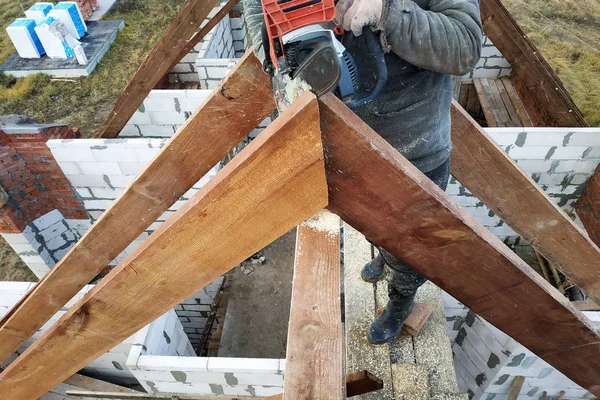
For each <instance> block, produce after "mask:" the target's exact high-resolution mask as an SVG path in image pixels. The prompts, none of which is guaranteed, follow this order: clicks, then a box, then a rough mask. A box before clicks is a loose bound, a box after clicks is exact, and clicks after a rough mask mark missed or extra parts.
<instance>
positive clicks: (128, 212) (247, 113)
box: [0, 52, 275, 361]
mask: <svg viewBox="0 0 600 400" xmlns="http://www.w3.org/2000/svg"><path fill="white" fill-rule="evenodd" d="M241 107H244V113H243V114H241V113H240V112H239V110H240V108H241ZM274 107H275V104H274V101H273V96H272V94H271V89H270V87H269V82H268V77H267V75H265V74H264V73H263V72H262V70H261V66H260V63H259V62H258V61H257V60H256V58H255V57H254V56H253V55H252V53H251V52H248V53H247V54H246V55H245V56H244V57H243V58H242V59H241V60H240V61H239V62H238V64H237V66H236V67H235V68H234V70H233V71H231V73H230V74H229V75H228V76H227V77H226V78H225V79H224V80H223V82H222V83H221V84H220V85H219V86H218V87H217V88H216V89H215V90H214V91H213V92H212V93H211V95H210V96H209V98H208V99H207V100H206V101H205V102H204V104H203V105H202V106H201V107H200V109H199V110H198V111H197V112H196V113H194V114H193V115H192V116H191V117H190V118H189V119H188V121H187V122H186V123H185V124H184V125H183V126H182V127H181V128H180V129H179V131H178V132H177V133H176V134H175V136H173V138H172V139H171V140H170V141H169V143H168V144H167V145H166V146H165V147H163V149H162V150H161V152H160V153H159V154H158V155H157V156H156V157H155V158H154V159H153V160H152V162H151V163H150V164H149V165H148V167H147V168H146V169H145V170H144V171H143V172H142V173H141V174H140V175H139V176H138V177H137V178H136V180H135V181H134V182H133V183H132V184H131V186H129V187H128V188H127V189H126V190H125V192H124V193H123V194H122V195H121V197H119V198H118V199H117V200H116V201H115V203H114V204H113V205H112V206H111V207H110V208H109V209H108V210H106V212H105V213H104V214H103V215H102V217H101V218H100V219H99V220H98V221H97V222H96V223H95V224H94V225H93V226H92V227H91V228H90V230H89V231H88V232H87V233H86V235H85V236H84V237H83V238H81V240H80V241H79V242H78V243H77V244H76V245H75V247H73V249H71V251H70V252H69V253H67V255H65V256H64V257H63V258H62V259H61V260H60V261H59V262H58V264H56V265H55V266H54V268H52V270H51V271H50V272H49V273H48V274H47V275H46V276H45V277H44V278H43V279H42V280H41V281H40V282H38V283H37V284H36V286H34V287H33V288H32V289H31V290H30V291H29V292H28V293H27V294H26V295H25V296H24V297H23V298H22V299H21V300H20V301H19V302H18V303H17V304H16V305H15V306H14V307H13V308H12V310H11V311H10V312H9V313H8V314H6V315H5V316H4V317H3V318H2V319H1V320H0V361H3V360H6V359H7V358H8V357H10V356H11V355H12V353H13V352H15V351H16V350H17V349H18V348H19V347H20V346H21V345H22V344H23V343H24V342H25V341H26V340H27V339H29V338H30V337H31V336H32V335H33V334H34V333H35V332H36V331H37V330H38V329H39V328H40V327H41V326H42V325H44V323H46V321H48V320H49V319H50V318H51V317H52V316H53V315H54V314H55V313H56V312H58V311H59V310H60V308H61V307H63V306H64V305H65V304H66V303H67V302H68V301H69V300H70V299H71V298H73V296H75V295H76V294H77V293H78V292H79V290H81V288H83V287H84V286H85V285H86V284H88V283H89V282H90V281H91V280H92V279H93V278H94V277H95V276H96V275H97V274H98V273H100V272H101V271H102V270H103V269H104V268H105V267H106V266H107V265H108V264H109V263H110V262H111V261H112V260H113V259H114V258H115V257H116V256H117V255H119V254H120V253H121V252H122V251H123V250H124V249H125V248H126V247H127V246H128V245H129V244H130V243H131V242H132V241H134V240H135V239H136V238H137V237H138V236H139V235H140V234H141V233H142V232H143V231H144V230H145V229H146V228H147V227H148V226H149V225H150V224H151V223H152V222H153V221H155V220H156V219H157V218H158V217H159V216H160V215H161V214H162V213H163V212H165V211H166V210H167V209H168V208H169V207H170V206H171V205H173V203H175V202H176V201H177V200H178V199H179V198H180V197H181V196H182V195H183V194H184V193H185V192H186V191H188V190H189V189H190V188H191V187H192V186H193V185H194V184H195V183H196V182H198V180H199V179H200V178H202V176H204V175H205V174H206V173H207V172H208V171H209V170H210V169H211V168H212V167H213V166H214V165H216V164H217V163H218V162H219V160H221V159H222V158H223V157H224V156H225V155H226V154H227V153H228V152H229V151H231V149H232V148H233V147H235V146H236V145H237V144H238V143H239V142H240V141H242V140H243V139H244V138H245V137H246V136H247V135H248V134H249V133H250V132H251V131H252V130H253V129H254V128H256V126H257V125H258V124H259V123H260V121H262V120H263V119H264V118H265V117H266V116H267V115H268V114H269V113H270V112H271V111H272V110H273V108H274ZM199 135H202V137H201V138H200V137H199ZM140 213H143V214H144V217H145V218H139V216H140ZM116 232H118V235H117V234H116Z"/></svg>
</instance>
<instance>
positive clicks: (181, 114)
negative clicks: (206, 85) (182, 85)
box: [119, 90, 211, 138]
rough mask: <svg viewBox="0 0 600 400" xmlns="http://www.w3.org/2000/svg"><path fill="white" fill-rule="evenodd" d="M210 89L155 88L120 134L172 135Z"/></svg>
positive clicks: (122, 135) (125, 135)
mask: <svg viewBox="0 0 600 400" xmlns="http://www.w3.org/2000/svg"><path fill="white" fill-rule="evenodd" d="M210 93H211V91H210V90H152V91H151V92H150V94H149V95H148V97H146V99H145V100H144V102H143V103H142V104H141V105H140V107H139V108H138V110H137V111H136V112H135V114H133V116H132V117H131V119H130V120H129V122H127V125H125V128H123V130H122V131H121V133H120V134H119V138H128V137H152V138H163V137H164V138H169V137H171V136H173V135H174V134H175V132H177V130H178V129H179V128H180V127H181V125H183V123H184V122H185V121H186V120H187V119H188V118H189V117H190V116H191V115H192V114H193V113H194V112H195V111H196V110H197V109H198V108H199V107H200V106H201V105H202V103H203V102H204V101H205V100H206V98H207V97H208V96H209V95H210Z"/></svg>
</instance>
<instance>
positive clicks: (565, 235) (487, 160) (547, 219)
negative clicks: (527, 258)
mask: <svg viewBox="0 0 600 400" xmlns="http://www.w3.org/2000/svg"><path fill="white" fill-rule="evenodd" d="M452 141H453V143H454V148H453V150H452V164H451V165H452V174H453V175H454V176H455V177H456V179H458V180H459V181H460V182H461V183H462V184H463V185H465V186H466V187H467V189H469V190H470V191H471V192H472V193H473V194H474V195H475V196H477V197H478V198H479V199H480V200H481V201H483V202H484V203H485V205H486V206H488V207H489V208H490V209H491V210H492V211H493V212H494V213H496V214H497V215H498V216H500V218H502V219H503V220H504V221H505V222H506V224H507V225H509V226H510V227H511V228H513V229H514V230H515V231H516V232H517V233H518V234H519V235H521V236H522V237H523V238H524V239H525V240H526V241H527V242H529V243H531V244H532V245H533V246H534V247H535V249H536V250H537V251H538V252H539V253H540V254H542V255H543V256H544V257H545V258H546V259H547V260H548V261H549V262H550V263H551V264H553V265H556V266H557V267H558V268H559V269H560V270H561V271H562V272H563V273H564V274H565V275H566V276H567V277H568V278H569V280H570V281H571V282H572V283H573V284H575V285H577V286H578V287H580V288H581V290H583V291H584V292H585V293H586V294H587V295H588V296H589V297H590V298H591V299H592V300H594V301H595V302H597V303H600V270H599V269H598V266H599V265H600V249H599V248H598V247H597V246H596V245H595V244H594V243H593V242H592V241H591V240H590V239H589V238H588V237H587V236H586V234H585V233H584V232H583V230H582V229H581V228H579V227H578V226H577V225H576V224H575V223H574V222H573V221H572V220H571V219H570V218H569V217H568V216H567V215H566V214H565V213H564V212H563V211H562V210H561V209H560V208H559V207H558V206H557V205H556V204H555V203H554V202H553V201H552V200H551V199H550V198H549V197H548V196H547V195H546V193H544V191H542V190H541V189H540V188H539V187H538V186H537V185H536V184H535V182H534V181H533V180H532V179H531V178H530V177H529V176H528V175H527V174H525V173H524V172H523V171H522V170H521V169H520V168H519V166H518V165H517V164H516V163H515V162H514V161H513V160H512V159H511V158H510V157H509V156H508V155H507V154H506V153H505V152H504V151H502V149H500V148H499V147H498V146H497V145H496V144H495V143H494V141H493V140H492V139H491V138H490V137H489V136H488V135H487V134H486V133H485V131H484V130H483V129H481V127H479V126H478V125H477V124H476V123H475V121H473V119H472V118H471V117H470V116H469V115H468V114H467V113H466V111H464V110H463V109H462V108H461V107H460V105H458V104H457V103H454V104H453V106H452ZM486 171H487V172H486Z"/></svg>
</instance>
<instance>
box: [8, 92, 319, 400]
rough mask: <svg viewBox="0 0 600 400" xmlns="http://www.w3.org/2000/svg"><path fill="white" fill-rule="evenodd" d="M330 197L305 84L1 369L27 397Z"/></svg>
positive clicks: (13, 392) (19, 395)
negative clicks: (303, 89) (276, 115)
mask: <svg viewBox="0 0 600 400" xmlns="http://www.w3.org/2000/svg"><path fill="white" fill-rule="evenodd" d="M326 205H327V183H326V181H325V171H324V161H323V148H322V144H321V134H320V127H319V109H318V104H317V101H316V98H315V97H314V96H313V95H312V94H310V93H305V94H304V95H303V96H302V97H300V98H299V99H298V100H297V101H296V102H295V103H294V105H293V106H292V107H290V108H289V109H288V110H287V111H286V112H285V113H284V114H283V115H282V116H280V117H279V118H278V119H277V120H275V121H274V122H273V123H272V124H271V125H270V126H269V127H268V128H267V129H266V130H265V131H264V132H262V133H261V134H260V135H259V136H258V137H257V138H256V139H255V140H254V141H252V143H250V144H249V145H248V146H247V147H246V148H245V149H244V150H243V151H242V152H241V153H240V154H239V155H238V156H237V157H235V158H234V159H233V160H232V161H231V162H230V163H229V164H227V166H225V168H223V169H222V170H221V171H220V172H219V173H218V174H217V175H216V176H215V177H214V178H213V179H212V180H211V181H210V182H209V183H208V184H207V185H206V186H205V187H204V188H203V189H202V190H200V191H199V192H198V193H196V194H195V195H194V196H193V197H192V198H191V199H190V200H188V202H187V203H186V204H185V205H184V206H183V207H181V208H180V209H179V210H178V211H177V212H176V213H175V214H174V215H173V216H172V217H171V218H169V219H168V220H167V221H166V222H165V223H163V224H162V225H161V226H160V227H159V228H158V229H157V230H156V231H155V232H154V233H153V234H152V235H151V236H150V237H149V238H148V239H146V240H145V241H144V242H143V243H142V244H141V245H140V246H139V247H138V248H137V249H136V250H135V251H134V252H133V253H132V254H131V255H129V256H128V257H127V258H126V259H125V260H124V261H123V262H121V263H120V264H119V265H118V266H117V267H116V268H115V270H114V271H112V272H111V274H110V275H109V276H107V277H106V278H105V279H103V280H102V281H101V282H100V283H99V284H97V285H96V287H95V288H94V289H92V290H91V291H90V292H89V293H88V294H87V295H86V296H85V297H84V298H83V299H82V300H81V301H80V302H78V303H77V304H76V305H75V306H73V307H72V308H71V309H70V310H69V311H68V312H67V313H66V314H65V315H64V316H63V317H62V318H61V319H60V320H59V321H58V322H57V323H56V324H55V325H54V326H53V327H51V328H50V329H48V330H47V331H46V332H45V333H44V334H43V335H42V336H41V337H40V338H39V339H38V340H37V341H35V342H34V343H33V344H32V345H31V347H29V348H28V349H27V350H26V351H25V352H24V353H23V354H22V355H21V356H20V357H19V358H18V359H17V360H16V361H14V362H13V363H12V364H11V365H10V366H9V367H8V368H7V369H6V370H5V371H4V372H3V373H2V374H0V398H1V399H19V400H33V399H36V398H37V397H39V396H40V395H42V394H44V393H46V392H47V391H48V390H50V389H52V388H53V387H54V386H56V385H57V384H58V383H60V382H62V381H63V380H64V379H66V378H68V377H69V376H71V375H73V373H74V372H76V371H78V370H79V369H81V368H83V367H85V366H86V365H87V364H88V363H89V362H91V361H92V360H94V359H95V358H97V357H98V356H99V355H101V354H103V353H104V352H106V351H108V350H110V349H111V348H112V347H114V346H115V345H117V344H119V343H121V342H122V341H123V340H125V339H126V338H128V337H129V336H131V335H132V334H134V333H135V332H137V331H138V330H139V329H141V328H143V327H144V326H145V325H147V324H148V323H150V322H152V321H153V320H155V319H156V318H158V317H159V316H160V315H162V314H164V313H165V312H166V311H168V310H169V309H171V308H172V307H174V306H175V305H177V304H178V303H179V302H181V301H182V300H184V299H186V298H188V297H189V296H191V295H192V294H194V293H196V292H197V291H198V290H200V289H201V288H203V287H204V286H206V285H207V284H209V283H210V282H212V281H214V280H215V279H216V278H218V277H219V276H221V275H222V274H223V273H225V272H227V271H228V270H230V269H231V268H233V267H234V266H235V265H237V264H239V263H240V262H242V261H243V260H245V259H246V258H248V257H250V256H251V255H252V254H254V253H255V252H257V251H259V250H260V249H262V248H263V247H265V246H266V245H267V244H269V243H271V242H272V241H273V240H275V239H277V238H278V237H279V236H281V235H283V234H284V233H286V232H287V231H289V230H290V229H291V228H293V227H294V226H296V225H297V224H299V223H301V222H302V221H303V220H305V219H306V218H308V217H310V216H311V215H313V214H314V213H316V212H317V211H319V210H321V209H322V208H324V207H325V206H326Z"/></svg>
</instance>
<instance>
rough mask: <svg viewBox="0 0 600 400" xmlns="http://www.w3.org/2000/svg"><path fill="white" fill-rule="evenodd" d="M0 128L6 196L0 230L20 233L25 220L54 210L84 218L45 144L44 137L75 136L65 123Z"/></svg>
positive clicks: (2, 182) (1, 176)
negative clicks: (35, 126)
mask: <svg viewBox="0 0 600 400" xmlns="http://www.w3.org/2000/svg"><path fill="white" fill-rule="evenodd" d="M3 129H4V130H0V145H1V146H2V147H1V150H0V186H2V188H3V191H4V192H5V193H6V194H7V196H8V199H7V200H6V203H5V204H4V206H3V207H2V208H1V209H0V232H3V233H18V232H22V231H23V230H24V229H25V227H26V226H27V224H28V223H30V222H31V221H33V220H35V219H37V218H39V217H41V216H43V215H45V214H47V213H48V212H50V211H52V210H54V209H57V210H60V212H61V213H62V214H63V215H64V216H65V217H66V218H76V219H79V218H87V215H86V213H85V209H84V208H83V206H82V205H81V203H80V202H79V200H78V199H77V197H76V196H75V194H74V192H73V191H72V189H71V187H70V184H69V182H68V180H67V179H66V177H65V174H64V173H63V171H62V169H61V168H60V167H59V165H58V163H57V162H56V160H55V159H54V157H53V156H52V153H51V152H50V149H49V148H48V146H47V145H46V141H47V140H48V139H53V138H57V139H67V138H75V137H78V136H79V133H78V131H77V130H73V129H70V128H69V127H67V126H57V127H48V128H43V129H38V128H35V129H34V128H32V129H31V131H32V132H33V133H22V132H23V131H24V130H25V131H26V130H27V129H26V128H25V127H19V128H14V129H13V128H3Z"/></svg>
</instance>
